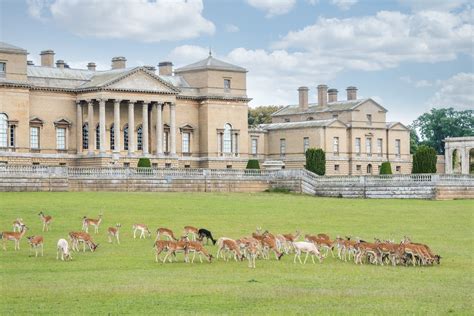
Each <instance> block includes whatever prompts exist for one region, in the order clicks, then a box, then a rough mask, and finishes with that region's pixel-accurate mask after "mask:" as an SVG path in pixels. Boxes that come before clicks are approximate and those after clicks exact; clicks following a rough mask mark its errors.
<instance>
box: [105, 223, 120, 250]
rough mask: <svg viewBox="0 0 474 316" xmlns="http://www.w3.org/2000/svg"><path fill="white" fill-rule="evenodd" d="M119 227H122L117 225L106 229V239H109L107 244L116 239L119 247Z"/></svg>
mask: <svg viewBox="0 0 474 316" xmlns="http://www.w3.org/2000/svg"><path fill="white" fill-rule="evenodd" d="M120 227H122V225H120V223H117V224H116V225H115V227H109V228H108V229H107V237H108V238H109V243H112V242H113V239H117V243H118V244H119V245H120V238H119V234H120Z"/></svg>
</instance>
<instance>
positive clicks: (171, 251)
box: [163, 240, 188, 263]
mask: <svg viewBox="0 0 474 316" xmlns="http://www.w3.org/2000/svg"><path fill="white" fill-rule="evenodd" d="M168 242H169V243H168V253H167V254H166V256H165V258H164V259H163V263H164V262H165V261H166V259H167V258H168V257H169V256H170V255H173V257H174V259H175V261H178V259H177V258H176V253H177V252H184V255H185V256H184V261H185V262H188V257H187V246H188V242H187V241H185V240H179V241H173V240H169V241H168Z"/></svg>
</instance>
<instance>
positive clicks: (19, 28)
mask: <svg viewBox="0 0 474 316" xmlns="http://www.w3.org/2000/svg"><path fill="white" fill-rule="evenodd" d="M0 14H1V16H0V40H1V41H5V42H7V43H10V44H14V45H17V46H20V47H23V48H25V49H27V50H28V52H29V53H30V55H29V59H31V60H33V61H35V63H36V64H38V61H39V52H40V51H41V50H44V49H53V50H54V51H55V52H56V58H57V59H64V60H65V61H66V62H67V63H68V64H69V65H70V66H72V67H74V68H85V66H86V64H87V63H88V62H90V61H94V62H96V63H97V65H98V68H99V69H108V68H109V67H110V60H111V58H112V57H114V56H125V57H126V58H127V60H128V61H127V65H128V66H137V65H157V64H158V62H160V61H164V60H171V61H172V62H173V63H174V65H175V66H177V67H179V66H183V65H185V64H187V63H191V62H194V61H197V60H200V59H204V58H206V57H207V54H208V51H209V47H212V52H213V55H214V56H216V57H217V58H220V59H223V60H226V61H228V62H231V63H234V64H237V65H240V66H243V67H246V68H247V69H248V71H249V72H248V82H247V88H248V94H249V97H251V98H253V101H252V102H251V106H258V105H267V104H278V105H283V104H290V103H291V104H293V103H296V102H297V91H296V89H297V88H298V87H299V86H308V87H309V88H310V102H313V101H315V99H316V91H315V87H316V86H317V85H318V84H320V83H326V84H327V85H328V86H329V87H331V88H337V89H338V90H339V96H340V98H345V88H346V87H347V86H349V85H354V86H357V87H358V88H359V96H360V97H373V98H374V99H375V100H377V101H379V102H380V103H381V104H382V105H383V106H385V107H386V108H387V109H388V110H389V114H388V118H389V119H390V120H399V121H402V122H404V123H406V124H409V123H411V121H412V120H413V119H415V118H416V117H417V116H418V115H419V114H421V113H423V112H425V111H427V110H429V109H430V108H431V107H434V106H435V107H440V106H454V107H456V108H458V109H467V108H474V69H473V68H474V63H473V61H474V60H473V57H474V48H473V36H474V21H473V19H474V18H473V7H472V5H471V4H470V1H469V0H393V1H392V0H203V1H202V0H187V1H185V0H25V1H23V0H0Z"/></svg>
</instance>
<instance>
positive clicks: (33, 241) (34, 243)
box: [26, 236, 43, 257]
mask: <svg viewBox="0 0 474 316" xmlns="http://www.w3.org/2000/svg"><path fill="white" fill-rule="evenodd" d="M26 238H27V239H28V243H29V244H30V246H31V248H30V251H31V250H33V249H34V250H35V257H38V248H41V257H43V236H30V237H26Z"/></svg>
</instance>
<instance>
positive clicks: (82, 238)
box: [69, 232, 99, 252]
mask: <svg viewBox="0 0 474 316" xmlns="http://www.w3.org/2000/svg"><path fill="white" fill-rule="evenodd" d="M69 237H70V238H71V243H72V250H73V251H80V250H79V243H82V246H83V248H82V252H85V251H86V244H87V246H89V249H90V251H91V252H94V251H95V250H96V249H97V247H99V244H94V242H93V241H92V238H91V235H89V234H88V233H85V232H70V233H69Z"/></svg>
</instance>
